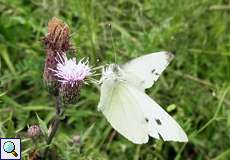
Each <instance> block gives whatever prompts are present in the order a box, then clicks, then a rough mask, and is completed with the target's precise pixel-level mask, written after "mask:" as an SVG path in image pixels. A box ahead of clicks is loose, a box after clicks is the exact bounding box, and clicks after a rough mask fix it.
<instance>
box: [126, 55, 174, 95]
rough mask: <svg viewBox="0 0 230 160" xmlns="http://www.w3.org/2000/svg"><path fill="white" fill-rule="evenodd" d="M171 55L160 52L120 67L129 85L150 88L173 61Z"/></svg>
mask: <svg viewBox="0 0 230 160" xmlns="http://www.w3.org/2000/svg"><path fill="white" fill-rule="evenodd" d="M173 57H174V56H173V54H171V53H169V52H166V51H161V52H156V53H150V54H147V55H144V56H141V57H138V58H136V59H134V60H131V61H130V62H128V63H126V64H125V65H123V66H122V68H123V70H124V71H125V73H126V74H125V75H124V76H125V77H124V79H126V80H127V81H129V83H132V84H134V85H135V86H137V87H138V88H139V89H141V90H144V89H146V88H150V87H151V86H152V85H153V84H154V82H155V81H156V80H157V79H158V78H159V76H160V74H161V73H162V72H163V71H164V70H165V68H166V67H167V66H168V64H169V62H170V61H171V60H172V59H173Z"/></svg>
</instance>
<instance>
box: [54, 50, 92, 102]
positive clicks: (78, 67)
mask: <svg viewBox="0 0 230 160" xmlns="http://www.w3.org/2000/svg"><path fill="white" fill-rule="evenodd" d="M56 60H57V62H58V63H57V67H56V69H52V68H50V70H51V71H53V72H54V75H55V76H56V77H57V79H58V82H60V84H61V85H60V88H59V93H60V95H61V97H62V99H63V102H64V103H65V104H68V103H74V102H75V101H76V99H77V97H78V95H79V92H80V88H81V86H82V84H83V82H84V81H85V79H86V78H87V77H88V76H89V75H91V69H90V67H89V65H88V60H84V58H83V59H81V60H80V61H79V62H77V61H76V58H71V59H68V58H67V56H66V54H65V53H62V54H61V55H60V54H59V57H58V59H56Z"/></svg>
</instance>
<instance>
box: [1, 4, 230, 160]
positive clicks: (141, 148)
mask: <svg viewBox="0 0 230 160" xmlns="http://www.w3.org/2000/svg"><path fill="white" fill-rule="evenodd" d="M219 5H221V6H222V5H223V6H226V7H221V6H220V7H219ZM229 5H230V1H229V0H186V1H185V0H168V1H166V0H117V1H113V0H107V1H106V0H103V1H102V0H101V1H96V0H84V1H81V0H68V1H64V0H41V1H36V0H10V1H9V0H0V64H1V65H0V66H1V68H0V75H1V76H0V82H1V84H0V113H1V114H0V137H15V136H19V137H22V138H23V142H22V147H23V159H28V154H29V153H30V152H32V150H33V149H34V147H36V148H37V149H39V148H43V147H44V145H41V144H42V143H39V142H38V144H37V146H34V145H33V143H32V142H31V140H30V139H28V138H26V136H25V132H26V130H27V127H28V126H29V125H32V124H37V123H39V121H38V119H37V116H36V114H38V115H39V117H40V118H41V119H40V121H42V123H43V125H44V124H47V125H48V123H49V122H50V121H51V120H52V117H53V115H54V107H53V106H54V102H53V99H52V98H51V97H50V96H49V94H48V92H47V90H46V89H45V87H43V81H42V72H43V66H44V57H45V53H44V46H43V45H42V43H41V39H42V37H43V36H44V35H45V34H46V33H47V23H48V21H49V19H51V18H52V17H53V16H57V17H59V18H61V19H62V20H63V21H65V22H66V23H67V24H69V26H70V28H71V33H72V35H71V42H72V43H73V44H74V45H75V46H77V53H76V55H75V56H77V58H78V59H80V58H82V57H89V58H90V63H91V65H92V66H99V65H104V64H108V63H112V62H114V51H113V45H112V38H113V39H114V46H115V50H116V52H117V62H118V63H120V64H122V63H124V62H126V61H128V60H129V59H131V58H134V57H137V56H140V55H143V54H146V53H149V52H154V51H160V50H168V51H174V52H176V56H175V59H174V60H173V62H172V63H171V65H169V67H168V68H167V70H166V71H165V72H164V74H163V75H162V76H161V78H160V80H158V82H157V83H156V84H155V85H154V87H152V88H151V89H149V90H148V93H149V95H150V96H151V97H154V99H155V100H156V101H157V102H158V103H159V104H161V106H163V107H164V108H165V109H166V108H167V106H169V109H168V110H169V111H170V112H169V113H170V114H171V115H173V116H174V118H175V119H177V121H178V122H179V123H180V124H181V126H182V127H183V128H184V129H185V131H186V133H187V134H188V136H189V139H190V140H189V143H187V144H182V143H175V142H163V141H155V140H153V139H152V140H150V141H149V143H148V144H144V145H135V144H132V143H131V142H129V141H127V140H126V139H125V138H123V137H122V136H121V135H119V134H115V132H114V131H113V129H112V128H111V126H110V125H109V123H108V122H107V121H106V120H105V118H104V117H103V116H102V114H101V113H99V112H98V111H97V108H96V107H97V103H98V99H99V91H98V90H97V88H96V87H95V86H93V85H88V86H84V88H83V89H82V91H81V96H80V100H79V102H78V103H77V104H75V105H71V106H69V107H68V108H67V109H66V113H65V118H64V119H63V120H62V124H61V127H60V129H59V131H58V134H57V137H56V139H55V140H54V141H53V144H52V148H53V149H55V152H56V154H57V156H58V157H59V158H57V159H66V160H75V159H80V160H92V159H94V160H96V159H98V160H107V159H110V160H126V159H129V160H131V159H132V160H139V159H140V160H155V159H159V160H165V159H198V160H201V159H226V160H228V159H230V100H229V98H230V93H229V92H230V91H229V90H230V85H229V84H230V34H229V33H230V18H229V16H230V13H229V9H230V7H229ZM109 24H111V26H112V28H111V29H110V28H109V27H108V25H109ZM111 33H112V34H111ZM172 106H173V107H172ZM76 134H79V135H80V136H81V144H79V145H73V144H72V143H71V141H72V137H73V136H74V135H76ZM114 135H115V136H114ZM113 136H114V137H113Z"/></svg>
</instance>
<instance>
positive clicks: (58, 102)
mask: <svg viewBox="0 0 230 160" xmlns="http://www.w3.org/2000/svg"><path fill="white" fill-rule="evenodd" d="M55 105H56V115H55V117H54V121H53V122H52V124H51V126H50V127H49V131H48V138H47V140H46V144H47V145H49V144H50V143H51V142H52V140H53V138H54V136H55V134H56V132H57V130H58V127H59V125H60V119H61V116H62V115H63V112H64V111H63V108H62V101H61V97H60V96H56V97H55ZM48 150H49V146H47V148H46V149H45V151H44V157H46V156H47V153H48Z"/></svg>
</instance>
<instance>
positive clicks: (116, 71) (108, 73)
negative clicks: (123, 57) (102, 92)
mask: <svg viewBox="0 0 230 160" xmlns="http://www.w3.org/2000/svg"><path fill="white" fill-rule="evenodd" d="M121 76H122V69H121V68H120V66H119V65H117V64H110V65H108V66H106V67H104V68H103V70H102V78H101V81H104V80H106V79H115V80H117V79H120V77H121Z"/></svg>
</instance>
